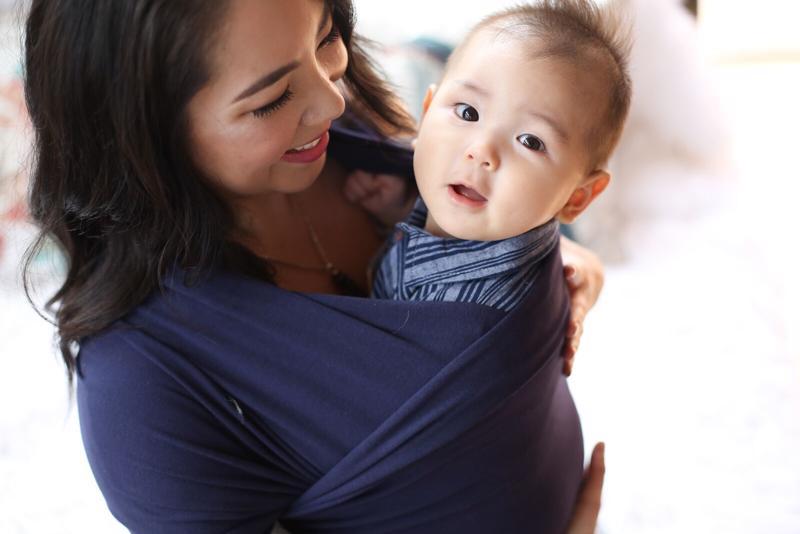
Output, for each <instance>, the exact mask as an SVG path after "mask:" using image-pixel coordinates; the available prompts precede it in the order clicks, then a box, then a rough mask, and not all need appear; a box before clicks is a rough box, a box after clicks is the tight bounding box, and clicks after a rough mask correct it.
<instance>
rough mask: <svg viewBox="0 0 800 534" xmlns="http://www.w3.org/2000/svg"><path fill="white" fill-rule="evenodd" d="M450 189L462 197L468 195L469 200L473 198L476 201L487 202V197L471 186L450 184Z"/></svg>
mask: <svg viewBox="0 0 800 534" xmlns="http://www.w3.org/2000/svg"><path fill="white" fill-rule="evenodd" d="M450 189H452V191H453V192H454V193H455V194H457V195H460V196H462V197H466V198H468V199H469V200H473V201H475V202H486V197H484V196H483V195H481V194H480V193H478V192H477V191H475V190H474V189H472V188H471V187H467V186H466V185H463V184H450Z"/></svg>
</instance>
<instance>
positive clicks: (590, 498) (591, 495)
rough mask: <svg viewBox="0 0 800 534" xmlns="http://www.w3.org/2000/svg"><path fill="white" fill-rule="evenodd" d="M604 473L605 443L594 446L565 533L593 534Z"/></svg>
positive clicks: (598, 510) (598, 512) (598, 511)
mask: <svg viewBox="0 0 800 534" xmlns="http://www.w3.org/2000/svg"><path fill="white" fill-rule="evenodd" d="M605 474H606V464H605V444H604V443H603V442H600V443H598V444H597V445H595V446H594V450H593V451H592V458H591V460H590V461H589V467H587V468H586V472H585V473H584V475H583V484H582V485H581V492H580V494H579V495H578V500H577V502H576V503H575V510H574V512H573V514H572V520H571V521H570V524H569V527H568V528H567V534H594V531H595V529H596V528H597V516H598V515H599V514H600V501H601V500H602V493H603V481H604V479H605Z"/></svg>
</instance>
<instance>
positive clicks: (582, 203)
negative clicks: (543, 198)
mask: <svg viewBox="0 0 800 534" xmlns="http://www.w3.org/2000/svg"><path fill="white" fill-rule="evenodd" d="M610 182H611V175H610V174H609V173H608V171H606V170H603V169H598V170H595V171H592V172H591V174H589V176H587V177H586V178H584V179H583V181H582V182H581V184H580V185H579V186H578V187H577V188H576V189H575V190H574V191H573V192H572V194H571V195H570V197H569V200H567V203H566V204H565V205H564V207H563V208H561V211H559V212H558V214H557V215H556V217H557V218H558V220H559V221H560V222H562V223H564V224H569V223H571V222H573V221H574V220H575V219H577V218H578V215H580V214H581V213H583V210H585V209H586V208H588V207H589V204H591V203H592V201H594V199H596V198H597V197H598V196H599V195H600V193H602V192H603V191H605V189H606V187H608V184H609V183H610Z"/></svg>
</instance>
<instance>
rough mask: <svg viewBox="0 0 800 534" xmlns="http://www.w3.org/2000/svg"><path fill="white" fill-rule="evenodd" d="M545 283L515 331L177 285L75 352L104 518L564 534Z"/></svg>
mask: <svg viewBox="0 0 800 534" xmlns="http://www.w3.org/2000/svg"><path fill="white" fill-rule="evenodd" d="M345 135H346V133H345ZM351 141H352V142H351V143H350V144H348V145H346V146H344V147H342V146H340V150H339V154H340V155H341V154H342V153H343V152H348V151H350V152H352V153H351V154H350V156H351V157H356V155H357V154H358V153H359V152H360V153H361V157H362V158H363V159H365V160H370V164H371V165H373V166H374V167H373V168H374V169H376V172H389V170H390V169H391V164H389V165H388V166H386V167H382V166H381V165H382V164H381V161H380V158H381V157H382V156H381V154H380V152H378V151H365V150H364V147H363V146H362V145H361V144H360V143H362V142H368V141H369V139H368V138H364V139H361V140H359V137H358V136H356V137H353V138H352V139H351ZM334 144H335V143H334V142H333V141H332V146H333V145H334ZM348 147H349V148H348ZM359 147H361V148H359ZM540 282H541V283H539V284H537V286H536V287H535V288H534V290H533V291H532V292H531V293H530V295H529V296H528V297H527V298H526V299H525V300H523V302H522V303H521V304H520V305H519V306H518V307H517V308H516V309H514V310H513V311H511V312H510V313H507V314H506V313H503V312H501V311H499V310H496V309H493V308H489V307H486V306H483V305H480V304H474V303H454V302H399V301H389V300H370V299H360V298H352V297H340V296H333V295H314V294H301V293H292V292H288V291H285V290H282V289H280V288H277V287H275V286H272V285H269V284H266V283H263V282H259V281H256V280H253V279H249V278H245V277H242V276H239V275H234V274H231V273H226V272H221V271H220V272H215V273H213V274H212V276H210V277H209V278H208V279H206V280H205V281H204V282H202V283H200V284H198V285H194V286H192V287H187V286H186V285H185V284H184V283H183V282H182V279H181V276H180V274H179V273H178V274H176V275H174V276H173V277H171V278H169V279H168V280H166V281H165V288H164V291H163V293H159V294H156V295H153V296H152V297H151V298H150V299H149V300H148V301H147V302H145V303H144V304H142V305H140V306H139V307H138V308H136V309H135V310H134V311H133V312H132V313H131V314H130V315H129V316H127V317H126V318H125V319H124V320H121V321H118V322H117V323H116V324H114V325H113V327H112V328H110V329H109V330H108V331H106V332H105V333H103V334H101V335H96V336H93V337H92V338H89V339H86V340H85V341H84V342H83V343H82V346H81V351H80V355H79V358H78V370H79V378H78V387H77V400H78V408H79V414H80V422H81V432H82V435H83V440H84V446H85V448H86V452H87V455H88V458H89V462H90V465H91V467H92V470H93V472H94V475H95V478H96V479H97V482H98V484H99V486H100V489H101V490H102V492H103V495H104V496H105V498H106V501H107V503H108V506H109V508H110V510H111V511H112V513H113V514H114V515H115V516H116V517H117V518H118V519H119V520H120V521H121V522H122V523H123V524H125V525H126V526H127V527H128V528H129V529H130V530H131V531H132V532H134V533H148V534H159V533H172V534H182V533H193V534H204V533H217V532H234V533H242V534H251V533H253V534H255V533H262V532H269V530H270V528H271V527H272V525H273V524H274V523H275V521H276V520H278V519H280V521H281V523H282V524H283V525H284V526H286V527H288V529H289V530H290V531H291V532H292V533H293V534H300V533H360V532H363V533H370V534H381V533H389V532H393V533H394V532H409V533H410V532H414V533H422V534H426V533H442V532H459V533H465V534H470V533H476V534H477V533H482V534H483V533H486V532H491V533H525V534H530V533H560V532H562V531H563V529H564V526H565V523H566V521H567V520H568V517H569V515H570V512H571V509H572V506H573V503H574V499H575V496H576V493H577V490H578V486H579V484H580V480H581V473H582V461H583V449H582V438H581V431H580V423H579V420H578V416H577V412H576V410H575V406H574V404H573V402H572V399H571V396H570V394H569V391H568V389H567V385H566V381H565V379H564V377H563V375H562V373H561V367H562V362H561V358H560V355H559V353H560V350H561V345H562V342H563V333H564V331H565V329H566V323H567V320H568V297H567V291H566V288H565V286H564V281H563V275H562V269H561V259H560V255H559V252H558V249H555V250H554V251H553V252H552V254H551V255H549V256H548V257H547V258H546V259H545V260H544V261H543V263H542V272H541V274H540Z"/></svg>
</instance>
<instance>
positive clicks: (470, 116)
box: [455, 104, 478, 122]
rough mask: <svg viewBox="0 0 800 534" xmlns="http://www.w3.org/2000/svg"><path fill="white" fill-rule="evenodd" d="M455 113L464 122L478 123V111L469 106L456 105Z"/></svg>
mask: <svg viewBox="0 0 800 534" xmlns="http://www.w3.org/2000/svg"><path fill="white" fill-rule="evenodd" d="M455 113H456V115H457V116H458V118H459V119H461V120H462V121H467V122H478V110H477V109H475V108H473V107H472V106H470V105H469V104H456V109H455Z"/></svg>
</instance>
